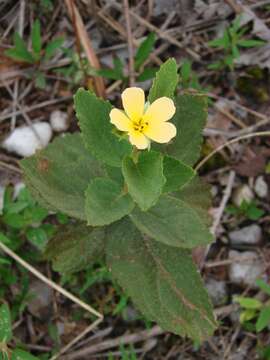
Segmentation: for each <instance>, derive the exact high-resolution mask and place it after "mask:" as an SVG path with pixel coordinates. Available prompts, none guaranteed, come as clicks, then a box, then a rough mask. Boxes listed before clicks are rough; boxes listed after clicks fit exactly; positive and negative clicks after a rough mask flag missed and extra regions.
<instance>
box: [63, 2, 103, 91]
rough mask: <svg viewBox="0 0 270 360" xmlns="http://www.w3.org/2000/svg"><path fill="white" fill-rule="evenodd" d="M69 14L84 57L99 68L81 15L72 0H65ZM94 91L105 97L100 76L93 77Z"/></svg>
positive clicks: (94, 66)
mask: <svg viewBox="0 0 270 360" xmlns="http://www.w3.org/2000/svg"><path fill="white" fill-rule="evenodd" d="M65 3H66V6H67V9H68V12H69V15H70V17H71V19H72V14H73V13H74V21H75V26H76V29H75V32H76V33H78V36H79V39H80V42H81V45H82V47H83V48H84V51H85V54H86V57H87V59H88V61H89V64H90V65H91V66H92V67H93V68H95V69H96V70H98V69H100V64H99V60H98V58H97V56H96V54H95V51H94V49H93V46H92V44H91V41H90V39H89V36H88V34H87V31H86V29H85V26H84V23H83V21H82V18H81V15H80V13H79V11H78V9H77V7H76V5H75V4H74V2H73V0H65ZM94 83H95V88H96V93H97V95H98V96H101V97H103V98H104V97H105V86H104V82H103V78H102V77H99V76H97V77H95V78H94Z"/></svg>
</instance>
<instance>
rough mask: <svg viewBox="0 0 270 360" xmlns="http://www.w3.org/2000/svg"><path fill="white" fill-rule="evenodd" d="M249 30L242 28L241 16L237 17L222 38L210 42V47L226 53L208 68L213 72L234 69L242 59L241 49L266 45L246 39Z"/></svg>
mask: <svg viewBox="0 0 270 360" xmlns="http://www.w3.org/2000/svg"><path fill="white" fill-rule="evenodd" d="M247 30H248V28H247V27H242V26H241V15H240V16H237V17H236V18H235V20H234V21H233V22H232V25H231V26H229V27H227V28H226V29H225V30H224V33H223V35H222V36H221V37H220V38H217V39H214V40H212V41H210V42H208V45H209V46H211V47H214V48H220V49H221V50H222V51H223V52H224V57H223V59H222V60H218V61H216V62H214V63H213V64H210V65H209V66H208V68H209V69H212V70H222V69H224V68H228V69H229V70H231V71H232V70H233V69H234V63H235V60H236V59H238V58H239V57H240V50H239V48H241V47H242V48H253V47H255V46H261V45H264V44H265V42H264V41H261V40H255V39H245V38H243V36H244V35H245V34H246V32H247Z"/></svg>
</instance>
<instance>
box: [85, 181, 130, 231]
mask: <svg viewBox="0 0 270 360" xmlns="http://www.w3.org/2000/svg"><path fill="white" fill-rule="evenodd" d="M133 207H134V203H133V201H132V199H131V197H130V196H129V194H127V193H126V191H125V190H124V189H123V187H122V186H121V185H120V184H118V183H117V182H115V181H113V180H110V179H106V178H96V179H94V180H92V181H91V182H90V184H89V186H88V188H87V190H86V206H85V211H86V218H87V222H88V225H92V226H102V225H108V224H110V223H112V222H114V221H117V220H119V219H121V218H122V217H124V216H125V215H127V214H129V213H130V212H131V211H132V209H133Z"/></svg>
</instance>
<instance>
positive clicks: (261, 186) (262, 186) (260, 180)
mask: <svg viewBox="0 0 270 360" xmlns="http://www.w3.org/2000/svg"><path fill="white" fill-rule="evenodd" d="M254 190H255V193H256V194H257V195H258V196H259V197H260V198H262V199H263V198H265V197H267V195H268V185H267V183H266V181H265V180H264V177H263V176H259V177H257V179H256V181H255V185H254Z"/></svg>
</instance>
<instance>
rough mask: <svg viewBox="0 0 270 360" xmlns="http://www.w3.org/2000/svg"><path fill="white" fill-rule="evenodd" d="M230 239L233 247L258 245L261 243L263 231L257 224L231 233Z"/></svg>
mask: <svg viewBox="0 0 270 360" xmlns="http://www.w3.org/2000/svg"><path fill="white" fill-rule="evenodd" d="M229 238H230V240H231V244H232V245H241V244H247V245H256V244H258V243H259V242H260V241H261V238H262V229H261V228H260V226H259V225H257V224H252V225H249V226H245V227H243V228H242V229H239V230H235V231H231V232H230V233H229Z"/></svg>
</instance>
